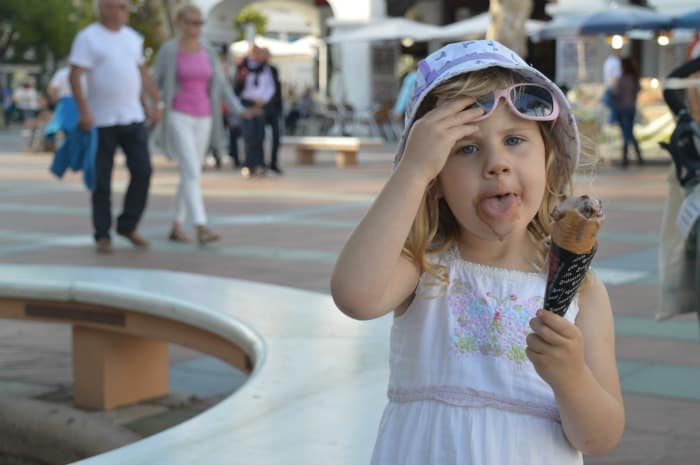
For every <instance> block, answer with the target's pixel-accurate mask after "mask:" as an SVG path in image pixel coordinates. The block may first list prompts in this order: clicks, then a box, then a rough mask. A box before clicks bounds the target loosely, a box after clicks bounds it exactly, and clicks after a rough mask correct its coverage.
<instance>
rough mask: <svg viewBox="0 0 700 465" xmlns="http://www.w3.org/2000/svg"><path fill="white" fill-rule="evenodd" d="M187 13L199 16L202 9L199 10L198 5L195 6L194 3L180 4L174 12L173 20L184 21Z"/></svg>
mask: <svg viewBox="0 0 700 465" xmlns="http://www.w3.org/2000/svg"><path fill="white" fill-rule="evenodd" d="M188 14H196V15H199V16H200V17H201V16H202V10H200V9H199V7H196V6H194V5H185V6H181V7H180V8H178V10H177V12H176V13H175V21H178V22H180V21H184V20H185V18H186V17H187V15H188Z"/></svg>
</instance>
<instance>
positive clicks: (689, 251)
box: [656, 57, 700, 320]
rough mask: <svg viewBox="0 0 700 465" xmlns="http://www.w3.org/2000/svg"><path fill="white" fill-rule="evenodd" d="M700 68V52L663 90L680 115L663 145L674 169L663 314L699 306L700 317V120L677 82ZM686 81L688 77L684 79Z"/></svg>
mask: <svg viewBox="0 0 700 465" xmlns="http://www.w3.org/2000/svg"><path fill="white" fill-rule="evenodd" d="M698 71H700V57H698V58H696V59H694V60H691V61H688V62H686V63H684V64H683V65H681V66H679V67H678V68H676V69H674V70H673V71H672V72H671V73H670V74H669V75H668V77H667V79H666V82H665V85H664V91H663V96H664V100H665V102H666V104H667V105H668V107H669V108H670V110H671V112H672V113H673V115H674V116H675V118H676V128H675V129H674V131H673V133H672V134H671V140H670V141H669V142H668V143H665V142H660V143H659V145H661V147H663V148H664V149H665V150H667V151H668V152H669V153H670V154H671V159H672V160H673V166H674V173H673V174H674V175H675V176H670V177H669V195H668V197H667V200H666V206H665V208H664V219H663V224H662V228H661V246H660V247H659V274H660V278H661V291H662V292H661V302H660V310H659V313H657V315H656V317H657V319H659V320H662V319H666V318H670V317H672V316H675V315H677V314H680V313H691V312H697V313H698V317H699V318H700V253H699V251H700V221H699V220H698V217H700V125H699V124H698V123H697V122H696V121H694V120H693V117H692V116H691V115H690V113H689V111H688V107H687V105H686V103H685V100H684V99H683V94H682V93H681V92H679V89H681V88H682V87H681V86H676V85H675V84H676V83H678V82H679V79H678V78H681V79H682V78H687V77H688V76H690V75H691V74H693V73H695V72H698ZM681 82H682V81H681Z"/></svg>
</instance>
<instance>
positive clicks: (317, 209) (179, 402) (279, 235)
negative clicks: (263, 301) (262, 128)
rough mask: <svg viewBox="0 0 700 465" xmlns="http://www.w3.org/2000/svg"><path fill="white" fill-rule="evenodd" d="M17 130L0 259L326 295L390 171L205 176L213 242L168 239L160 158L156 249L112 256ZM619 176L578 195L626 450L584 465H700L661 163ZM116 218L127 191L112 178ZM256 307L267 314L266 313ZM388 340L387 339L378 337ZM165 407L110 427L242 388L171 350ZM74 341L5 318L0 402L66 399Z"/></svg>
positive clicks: (689, 334)
mask: <svg viewBox="0 0 700 465" xmlns="http://www.w3.org/2000/svg"><path fill="white" fill-rule="evenodd" d="M18 137H19V134H18V133H15V132H12V131H7V130H5V131H2V130H0V193H2V195H0V260H2V261H3V262H5V263H28V264H69V265H89V266H104V267H134V268H157V269H168V270H182V271H187V272H192V273H201V274H206V275H213V276H224V277H232V278H241V279H248V280H253V281H261V282H266V283H273V284H280V285H285V286H292V287H298V288H303V289H307V290H312V291H317V292H322V293H328V279H329V275H330V272H331V270H332V267H333V264H334V261H335V258H336V255H337V253H338V252H339V250H340V248H341V247H342V244H343V243H344V241H345V239H346V238H347V236H348V235H349V234H350V232H351V231H352V228H353V227H354V225H355V224H356V223H357V221H358V220H359V219H360V218H361V217H362V215H363V213H364V212H365V211H366V210H367V208H368V207H369V205H370V203H371V201H372V199H373V198H374V196H375V195H376V194H377V192H378V191H379V189H380V188H381V186H382V185H383V182H384V181H385V179H386V177H387V176H388V175H389V173H390V172H391V158H392V156H393V154H392V148H393V147H391V146H385V147H383V148H380V149H376V150H368V151H366V152H364V153H362V154H360V159H359V165H358V166H357V167H353V168H347V169H338V168H336V167H335V164H334V159H333V154H332V153H322V154H320V156H319V157H318V163H317V164H316V165H313V166H297V165H294V164H293V154H292V153H291V152H287V151H283V153H282V156H281V159H282V166H283V168H284V169H285V175H284V176H276V175H271V176H267V177H264V178H257V179H245V178H242V177H241V176H240V175H239V174H238V173H236V172H234V171H233V170H232V169H231V168H230V166H229V165H225V166H224V167H223V169H222V170H220V171H217V170H214V169H213V168H209V169H207V170H206V171H205V173H204V176H203V185H204V194H205V196H206V205H207V210H208V214H209V218H210V223H211V225H212V227H213V228H214V229H215V230H217V231H218V232H220V233H221V234H222V235H223V240H222V241H221V242H220V243H217V244H215V245H210V246H206V247H200V246H197V245H194V244H185V245H182V244H173V243H171V242H169V241H167V239H166V235H167V232H168V230H169V226H170V221H171V203H172V198H173V195H174V192H175V188H176V186H177V180H178V176H177V170H176V166H175V165H174V164H173V163H172V162H169V161H167V160H165V159H164V158H162V157H156V158H154V163H155V175H154V178H153V182H152V186H151V195H150V199H149V205H148V209H147V211H146V215H145V217H144V220H143V222H142V225H141V228H140V230H141V232H142V233H143V234H144V235H145V236H146V237H147V238H148V239H150V240H151V241H152V247H151V249H150V250H148V251H145V252H142V251H136V250H133V249H132V248H131V247H130V246H129V245H128V244H127V243H126V242H125V241H123V240H121V239H120V238H115V239H114V240H115V246H116V253H115V254H114V255H112V256H101V255H97V254H96V253H95V252H94V248H93V243H92V238H91V235H90V232H91V226H90V207H89V196H88V194H87V193H86V192H85V190H84V188H83V187H82V181H81V178H80V175H79V174H73V173H69V174H68V175H67V176H66V177H65V179H63V180H57V179H54V178H53V177H52V176H51V175H50V173H49V172H48V166H49V163H50V156H49V155H48V154H28V153H22V152H20V151H19V150H20V148H21V140H18ZM650 155H656V157H650V158H655V161H656V162H655V163H649V164H648V165H647V166H644V167H637V166H632V167H630V168H628V169H626V170H622V169H620V168H619V167H617V166H614V165H610V164H606V165H604V166H602V167H601V168H600V170H599V172H598V174H597V175H596V176H593V177H591V176H586V175H581V176H580V177H579V186H580V188H579V190H580V191H581V192H589V193H592V194H594V195H597V196H600V197H601V198H603V199H604V202H605V206H606V212H607V221H606V224H605V226H604V230H603V232H602V233H601V239H600V247H599V252H598V256H597V257H596V260H595V262H594V267H595V268H596V269H597V271H598V273H599V274H600V275H601V276H602V277H603V279H604V280H605V281H606V283H607V285H608V290H609V292H610V296H611V299H612V302H613V308H614V310H615V317H616V333H617V356H618V360H619V367H620V376H621V380H622V386H623V390H624V395H625V403H626V411H627V429H626V432H625V436H624V437H623V440H622V442H621V444H620V446H619V447H618V448H617V449H616V450H615V451H614V452H613V453H611V454H610V455H608V456H607V457H598V458H593V457H588V458H586V463H588V464H596V465H602V464H609V465H613V464H616V465H622V464H630V465H631V464H635V465H637V464H649V465H651V464H658V465H661V464H664V465H665V464H700V428H698V426H699V425H700V344H698V341H699V340H700V338H699V330H698V323H697V318H696V316H695V315H687V316H682V317H678V318H676V319H673V320H671V321H667V322H662V323H659V322H656V321H655V320H654V313H655V310H656V307H657V303H658V295H659V292H658V284H657V281H658V269H657V265H656V260H657V244H658V230H659V224H660V219H661V212H662V206H663V201H664V198H665V192H666V187H665V178H666V176H667V173H668V170H669V165H668V164H667V163H666V162H667V160H668V159H667V157H665V156H664V155H662V154H661V153H658V154H653V153H651V154H650ZM114 179H115V182H114V199H113V201H114V206H115V211H117V212H118V207H119V206H120V204H121V199H122V196H123V194H124V190H125V185H126V182H127V174H126V170H125V169H124V167H123V163H120V164H119V167H118V168H117V169H116V172H115V178H114ZM261 311H264V309H261ZM387 337H388V335H387ZM171 368H172V369H171V385H172V391H173V394H172V395H171V396H170V397H169V398H168V399H161V400H159V401H157V402H152V403H144V404H141V405H138V406H134V407H129V408H126V409H118V410H117V411H114V412H110V413H108V414H106V415H105V414H101V413H100V414H96V415H104V416H106V417H107V418H108V419H110V420H111V421H113V422H114V423H115V424H118V425H123V426H126V427H128V428H131V429H132V430H134V431H137V432H138V433H139V434H142V435H147V434H151V433H152V432H155V431H157V430H159V429H161V428H163V427H166V426H168V425H170V424H173V423H177V422H179V421H182V420H183V419H185V418H188V417H189V416H192V415H194V414H196V413H197V412H199V411H201V410H202V409H204V408H206V407H207V406H209V405H211V404H212V403H214V402H216V401H217V400H218V399H220V398H221V397H222V396H224V395H226V394H227V393H229V392H231V391H232V390H234V389H235V388H236V386H238V385H240V383H241V382H243V377H242V375H241V374H240V373H236V372H235V371H234V370H232V369H231V368H229V367H228V366H227V365H225V364H223V363H220V362H218V361H217V360H214V359H212V358H210V357H206V356H203V355H202V354H199V353H196V352H193V351H191V350H188V349H185V348H182V347H176V346H172V350H171ZM70 389H71V360H70V331H69V328H68V327H66V326H62V325H52V324H30V323H23V322H13V321H8V320H2V321H0V395H4V394H11V395H20V396H24V397H31V398H37V399H43V400H46V401H49V402H56V403H62V404H66V405H67V404H69V403H70Z"/></svg>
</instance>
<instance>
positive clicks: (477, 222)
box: [331, 40, 624, 465]
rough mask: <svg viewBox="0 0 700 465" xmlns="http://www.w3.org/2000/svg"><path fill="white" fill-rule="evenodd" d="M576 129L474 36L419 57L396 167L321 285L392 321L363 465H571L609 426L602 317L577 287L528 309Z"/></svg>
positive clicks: (600, 294)
mask: <svg viewBox="0 0 700 465" xmlns="http://www.w3.org/2000/svg"><path fill="white" fill-rule="evenodd" d="M578 154H579V140H578V130H577V128H576V123H575V121H574V118H573V115H572V114H571V110H570V107H569V105H568V103H567V101H566V98H565V97H564V95H563V94H562V93H561V91H560V90H559V89H558V88H557V87H556V86H555V85H554V84H552V82H551V81H549V80H548V79H547V78H546V77H545V76H544V75H543V74H542V73H540V72H539V71H537V70H535V69H534V68H532V67H530V66H528V65H527V64H526V63H525V62H524V61H523V60H522V59H521V58H520V57H519V56H518V55H517V54H515V53H514V52H513V51H511V50H509V49H508V48H506V47H504V46H503V45H501V44H500V43H498V42H494V41H490V40H480V41H470V42H463V43H455V44H450V45H447V46H445V47H443V48H442V49H440V50H438V51H437V52H435V53H433V54H431V55H430V56H429V57H427V58H426V59H425V60H423V61H422V62H421V63H420V64H419V68H418V77H417V81H416V84H415V87H414V91H413V96H412V100H411V102H409V107H408V108H407V111H406V131H405V133H404V136H403V138H402V142H401V144H400V146H399V152H398V154H397V157H396V162H395V170H394V173H393V175H392V176H391V178H390V179H389V181H388V182H387V184H386V186H385V187H384V189H383V190H382V192H381V193H380V195H379V196H378V197H377V199H376V201H375V203H374V205H373V206H372V208H371V209H370V211H369V212H368V213H367V215H366V217H365V218H364V219H363V220H362V222H361V223H360V225H359V226H358V227H357V229H356V230H355V231H354V232H353V234H352V236H351V237H350V239H349V240H348V243H347V244H346V246H345V248H344V249H343V251H342V253H341V255H340V257H339V259H338V263H337V264H336V268H335V271H334V273H333V277H332V281H331V289H332V293H333V298H334V299H335V302H336V304H337V305H338V307H339V308H340V309H341V310H342V311H343V312H345V313H346V314H348V315H349V316H351V317H353V318H357V319H371V318H377V317H379V316H381V315H384V314H386V313H388V312H390V311H392V310H393V311H394V316H395V317H394V324H393V328H392V332H391V358H390V367H391V375H390V381H389V390H388V397H389V404H388V406H387V407H386V410H385V411H384V415H383V417H382V421H381V424H380V427H379V435H378V438H377V442H376V444H375V448H374V454H373V458H372V463H373V464H382V465H388V464H421V465H423V464H460V465H466V464H497V465H507V464H513V465H522V464H529V465H533V464H539V465H543V464H551V465H565V464H580V463H582V452H583V453H585V454H593V455H600V454H605V453H607V452H609V451H610V450H612V449H613V448H614V447H615V445H616V444H617V442H618V441H619V439H620V436H621V435H622V431H623V429H624V410H623V405H622V396H621V394H620V387H619V381H618V374H617V367H616V364H615V353H614V330H613V319H612V310H611V308H610V302H609V299H608V295H607V292H606V290H605V287H604V285H603V284H602V282H601V281H600V280H599V279H598V278H596V277H595V276H594V275H592V274H590V276H588V277H587V279H586V282H585V283H584V286H582V289H581V291H580V292H579V294H578V296H577V298H576V299H574V301H573V303H572V304H571V306H570V308H569V310H568V312H567V313H566V315H565V317H560V316H558V315H556V314H554V313H551V312H548V311H544V310H542V309H541V305H542V301H543V294H544V290H545V282H546V275H545V273H544V272H543V264H544V260H545V257H546V254H547V252H548V244H549V231H550V227H551V223H550V220H549V212H550V211H551V209H552V207H553V206H554V203H555V202H556V200H558V199H559V198H561V197H562V196H564V195H566V194H569V193H570V192H571V188H572V186H571V184H572V176H573V171H574V169H575V167H576V165H577V163H578Z"/></svg>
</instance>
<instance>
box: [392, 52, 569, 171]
mask: <svg viewBox="0 0 700 465" xmlns="http://www.w3.org/2000/svg"><path fill="white" fill-rule="evenodd" d="M492 67H500V68H506V69H509V70H512V71H514V72H515V73H517V74H519V75H520V76H522V77H523V79H524V80H525V82H531V83H535V84H540V85H543V86H545V87H547V88H548V89H549V90H551V91H552V94H554V97H555V98H556V99H557V102H558V103H559V117H558V118H557V120H556V122H555V124H554V128H553V129H552V134H553V135H554V137H555V138H556V139H557V140H558V141H559V142H560V145H561V146H562V147H564V149H565V152H566V153H565V154H564V155H565V156H567V157H568V159H569V160H570V163H571V169H572V172H573V171H574V170H575V169H576V167H577V166H578V160H579V153H580V151H581V143H580V140H579V132H578V127H577V125H576V120H575V118H574V114H573V112H572V111H571V105H570V104H569V101H568V99H567V98H566V96H565V95H564V93H563V92H562V91H561V89H560V88H559V86H557V85H556V84H554V83H553V82H552V81H550V80H549V79H548V78H547V76H545V75H544V74H542V73H541V72H540V71H538V70H537V69H535V68H533V67H532V66H530V65H528V64H527V63H526V62H525V60H523V59H522V58H520V56H519V55H518V54H517V53H515V52H514V51H512V50H511V49H509V48H508V47H506V46H505V45H503V44H501V43H500V42H497V41H495V40H470V41H467V42H457V43H452V44H448V45H445V46H444V47H442V48H441V49H439V50H437V51H435V52H433V53H431V54H430V55H428V57H426V58H425V59H424V60H421V61H420V62H419V63H418V71H417V75H416V83H415V85H414V87H413V92H412V93H411V97H410V98H409V100H408V104H407V106H406V115H405V129H404V132H403V134H402V135H401V140H400V142H399V150H398V153H397V154H396V157H395V158H394V166H396V165H397V164H398V162H399V160H400V159H401V154H402V153H403V150H404V147H405V144H406V139H407V137H408V132H409V130H410V129H411V126H412V125H413V123H414V122H415V117H416V112H417V111H418V108H420V105H421V103H422V102H423V99H424V98H425V97H426V95H428V94H429V93H430V91H432V90H433V89H434V88H435V87H437V86H438V85H440V84H442V83H443V82H445V81H447V80H448V79H450V78H453V77H455V76H457V75H460V74H467V73H471V72H472V71H478V70H482V69H486V68H492Z"/></svg>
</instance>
